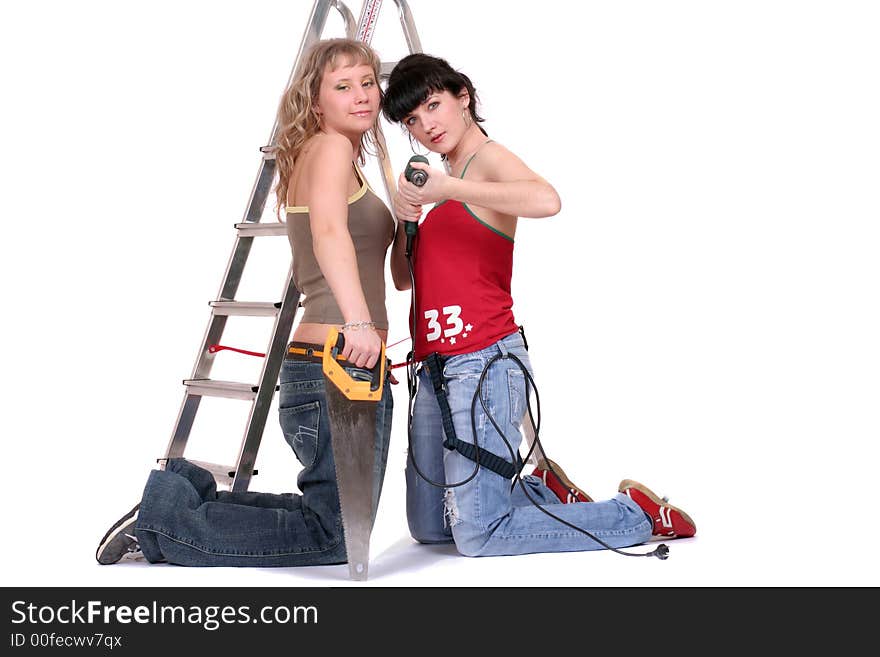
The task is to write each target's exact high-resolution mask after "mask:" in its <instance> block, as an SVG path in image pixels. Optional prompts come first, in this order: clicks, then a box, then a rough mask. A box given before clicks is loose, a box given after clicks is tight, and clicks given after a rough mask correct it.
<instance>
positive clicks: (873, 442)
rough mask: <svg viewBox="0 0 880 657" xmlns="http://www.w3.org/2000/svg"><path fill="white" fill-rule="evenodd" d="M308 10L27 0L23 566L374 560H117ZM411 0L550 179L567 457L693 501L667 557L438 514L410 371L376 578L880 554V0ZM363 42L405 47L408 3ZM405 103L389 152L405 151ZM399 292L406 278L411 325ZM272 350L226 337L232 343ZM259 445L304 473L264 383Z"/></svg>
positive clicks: (10, 437)
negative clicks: (688, 526)
mask: <svg viewBox="0 0 880 657" xmlns="http://www.w3.org/2000/svg"><path fill="white" fill-rule="evenodd" d="M310 6H311V3H310V2H292V1H288V2H268V1H266V2H250V3H238V2H206V1H202V2H187V3H178V2H169V1H158V2H152V3H149V4H142V3H141V4H135V3H118V2H109V1H108V2H84V3H83V2H78V3H70V2H31V3H15V4H14V5H4V8H3V9H2V16H0V61H2V62H3V63H2V67H3V73H2V85H3V96H4V100H3V103H2V121H0V137H2V149H0V157H2V163H0V167H2V171H0V173H2V177H0V186H2V218H3V223H4V227H5V230H4V233H3V245H4V248H3V257H2V259H0V266H2V268H3V270H2V281H3V307H4V311H3V321H2V327H0V330H2V343H0V349H2V358H0V363H2V371H3V377H2V381H3V382H2V386H3V391H2V392H3V395H2V399H3V406H4V412H3V413H2V415H0V422H2V425H0V426H2V438H3V465H4V467H3V470H2V471H3V481H2V485H3V488H4V494H3V495H2V496H0V498H2V500H3V502H2V503H3V539H2V540H0V550H2V552H0V568H2V581H3V583H4V584H5V585H26V586H45V585H84V586H91V585H109V586H116V585H119V586H155V585H203V586H237V585H259V586H347V585H349V584H350V582H349V580H348V576H347V569H346V568H345V567H344V566H338V567H336V566H334V567H323V568H317V567H316V568H288V569H187V568H181V567H174V566H168V565H157V566H150V565H147V564H145V563H130V564H122V565H118V566H114V567H100V566H98V565H96V564H95V562H94V558H93V554H94V549H95V547H96V545H97V542H98V539H99V538H100V537H101V536H102V535H103V533H104V532H105V530H106V529H107V528H108V527H109V525H110V524H112V523H113V522H114V521H115V520H116V519H117V518H118V517H119V516H120V515H121V514H122V513H124V512H125V511H127V510H128V509H129V508H131V506H132V505H133V504H134V503H135V502H136V501H137V500H138V499H139V497H140V494H141V491H142V489H143V485H144V482H145V480H146V476H147V473H148V471H149V470H150V469H151V468H152V467H154V465H155V459H156V458H157V457H160V456H161V455H162V454H163V453H164V450H165V448H166V445H167V441H168V439H169V437H170V434H171V430H172V428H173V423H174V420H175V418H176V414H177V411H178V407H179V404H180V400H181V398H182V394H183V387H182V386H181V384H180V381H181V379H183V378H186V377H188V376H189V373H190V370H191V368H192V364H193V362H194V359H195V355H196V354H195V352H196V349H197V348H198V345H199V342H200V340H201V338H202V334H203V331H204V328H205V325H206V323H207V321H208V318H209V310H208V306H207V302H208V301H209V300H211V299H213V298H215V295H216V293H217V290H218V289H219V286H220V280H221V276H222V273H223V270H224V268H225V266H226V261H227V258H228V255H229V252H230V250H231V248H232V245H233V240H234V230H233V228H232V225H233V224H234V223H236V222H238V221H240V220H241V218H242V215H243V213H244V209H245V204H246V201H247V198H248V196H249V194H250V191H251V186H252V184H253V181H254V178H255V176H256V172H257V170H258V166H259V153H258V150H257V149H258V148H259V146H261V145H263V144H264V143H265V141H266V140H267V138H268V136H269V132H270V128H271V126H272V122H273V120H274V112H275V107H276V103H277V100H278V98H279V95H280V93H281V91H282V89H283V87H284V85H285V84H286V81H287V78H288V75H289V73H290V69H291V67H292V65H293V60H294V58H295V55H296V53H297V50H298V47H299V43H300V39H301V37H302V34H303V31H304V28H305V23H306V18H307V16H308V13H309V9H310ZM351 6H352V10H353V12H354V13H355V16H357V14H358V13H359V5H358V4H356V3H352V5H351ZM411 7H412V11H413V14H414V18H415V21H416V24H417V26H418V29H419V33H420V36H421V40H422V45H423V47H424V50H425V51H426V52H429V53H431V54H437V55H441V56H444V57H446V58H447V59H449V61H450V62H451V63H452V64H453V66H456V67H458V68H460V69H461V70H463V71H464V72H466V73H467V74H469V75H470V76H471V78H472V79H473V80H474V82H475V84H476V86H477V90H478V92H479V94H480V96H481V100H482V101H483V113H484V115H485V117H486V118H487V121H486V123H485V127H486V128H487V130H488V131H489V134H490V135H491V136H492V137H493V138H495V139H496V140H497V141H499V142H501V143H503V144H505V145H506V146H508V147H509V148H510V149H511V150H513V151H514V152H516V153H517V154H519V155H520V156H521V157H522V158H523V159H524V160H525V161H526V162H527V163H528V164H529V165H530V166H532V168H533V169H535V170H536V171H537V172H538V173H540V174H541V175H543V176H544V177H546V178H547V179H548V180H549V181H550V182H551V183H552V184H553V185H554V186H555V187H556V189H557V190H558V191H559V194H560V196H561V198H562V205H563V209H562V212H561V213H560V214H559V215H558V216H556V217H554V218H552V219H546V220H522V221H521V222H520V227H519V230H518V233H517V241H516V265H515V270H516V274H515V279H514V283H513V285H514V290H513V292H514V298H515V301H516V304H515V307H514V311H515V313H516V317H517V320H518V321H519V322H520V323H522V324H524V325H525V327H526V329H527V331H528V337H529V340H530V346H531V355H532V360H533V364H534V366H535V370H536V376H537V382H538V385H539V391H540V394H541V400H542V402H543V407H542V410H543V414H544V416H543V426H542V435H543V438H544V441H545V445H546V446H547V451H548V453H549V455H550V456H551V458H553V459H554V460H555V461H557V462H558V463H559V464H561V465H562V466H563V467H564V468H565V470H566V471H567V472H568V474H569V475H571V477H572V478H573V479H574V480H575V482H577V483H578V484H579V485H580V486H581V487H583V488H585V489H586V490H587V491H588V492H590V493H591V494H592V495H593V496H594V497H596V498H598V499H602V498H607V497H610V496H611V495H613V494H614V492H615V491H616V488H617V483H618V481H619V480H620V479H622V478H624V477H630V478H635V479H638V480H640V481H642V482H644V483H646V484H647V485H648V486H650V487H651V488H653V489H654V490H655V491H656V492H658V493H660V494H667V495H669V496H670V497H671V500H672V502H673V503H675V504H678V505H679V506H681V507H682V508H684V509H685V510H687V511H688V512H689V513H690V514H691V515H692V516H693V518H694V519H695V520H696V522H697V525H698V527H699V533H698V536H697V537H696V538H695V539H692V540H680V541H674V542H672V543H671V544H670V547H671V556H670V558H669V560H668V561H666V562H664V563H661V562H658V561H657V560H655V559H631V558H625V557H622V556H619V555H616V554H613V553H610V552H608V553H569V554H550V555H529V556H524V557H506V558H485V559H467V558H464V557H458V556H456V555H455V552H454V550H453V549H451V548H448V547H440V548H436V547H435V548H431V547H424V546H418V545H416V544H414V543H413V542H412V540H411V539H410V538H409V536H408V532H407V528H406V521H405V513H404V479H403V466H404V462H405V448H406V434H405V429H404V426H405V408H406V391H405V388H404V386H403V385H401V386H398V387H397V388H396V389H395V392H396V401H397V408H396V412H395V425H394V431H393V435H392V449H391V456H390V458H389V464H388V474H387V478H386V482H385V493H384V496H383V499H382V504H381V508H380V513H379V517H378V519H377V525H376V528H375V531H374V534H373V541H372V562H371V578H370V580H369V581H368V582H367V583H366V584H357V585H358V586H371V585H372V586H383V585H400V586H428V585H437V586H445V585H468V586H470V585H475V586H484V585H502V586H503V585H527V586H530V585H559V586H585V585H606V586H614V585H619V586H629V585H634V586H655V585H656V586H667V585H672V586H678V585H695V586H712V585H733V586H738V585H771V586H777V585H874V586H876V585H878V584H880V577H878V568H877V565H876V564H877V560H876V557H875V556H874V550H875V549H876V548H877V547H878V513H877V491H876V486H875V481H876V478H877V461H878V458H877V456H878V449H877V440H878V438H880V432H878V424H880V414H878V392H880V375H878V373H880V348H878V343H880V341H878V338H877V336H878V335H880V311H878V280H880V271H878V270H880V265H878V246H880V245H878V241H880V240H878V238H880V229H878V220H880V212H878V210H880V193H878V180H880V177H878V174H880V158H878V153H880V122H878V120H877V117H878V116H880V86H878V68H880V66H878V62H880V41H878V39H877V34H878V31H880V20H878V19H880V16H878V14H880V12H878V9H877V8H876V5H875V4H874V3H871V2H809V1H798V2H781V1H771V0H762V1H760V2H758V1H740V2H727V3H720V2H705V1H693V2H663V3H660V2H647V1H632V2H625V3H624V2H616V3H599V2H579V3H574V2H557V3H531V2H509V1H508V2H503V3H502V2H473V1H472V0H469V1H459V0H444V2H435V1H429V0H412V2H411ZM340 26H341V22H340V20H339V18H338V16H337V14H336V13H335V12H334V13H333V14H332V15H331V18H330V22H329V24H328V31H327V32H326V33H325V36H338V35H340V34H341V27H340ZM374 46H376V48H377V49H378V50H379V51H380V54H381V55H382V57H383V59H385V60H396V59H398V58H399V57H400V56H402V55H403V54H405V49H404V48H405V47H404V43H403V40H402V37H401V36H400V32H399V29H398V23H397V19H396V17H395V12H394V4H393V3H392V2H391V0H386V2H385V6H384V8H383V10H382V16H381V18H380V26H379V28H378V32H377V34H376V38H375V40H374ZM386 133H387V134H388V137H389V141H390V142H391V143H392V162H393V164H394V166H395V168H396V170H397V171H399V170H400V168H401V167H402V165H403V164H405V162H406V160H407V158H408V157H409V155H410V152H409V150H408V148H407V147H406V146H405V142H404V141H403V140H402V139H401V136H400V130H399V128H397V127H394V126H392V127H387V128H386ZM371 171H372V173H371V174H370V177H371V181H372V182H373V183H374V187H375V188H376V189H377V191H378V193H380V195H382V186H381V181H380V178H379V177H378V176H377V175H376V174H375V170H374V169H372V170H371V169H368V172H371ZM270 218H271V217H270V216H269V213H268V212H267V214H266V219H270ZM270 241H271V240H270ZM278 245H280V246H278ZM263 248H264V247H263V246H261V247H260V249H263ZM273 249H274V250H273ZM286 249H287V245H286V242H285V241H284V240H283V239H280V240H277V241H275V246H266V247H265V251H263V250H257V249H255V251H254V254H255V255H252V258H251V263H254V264H253V265H251V264H250V263H249V270H248V272H247V274H246V276H250V275H252V274H253V279H251V278H246V280H245V281H244V282H243V284H242V287H241V290H240V293H239V298H240V299H246V300H276V298H277V297H278V295H279V294H280V288H281V284H282V279H283V275H284V273H285V272H286V267H287V264H288V258H289V252H288V251H287V250H286ZM261 276H262V280H261ZM408 302H409V298H408V295H407V294H405V293H397V292H396V291H394V290H393V287H392V286H391V285H390V276H389V309H390V313H391V320H392V324H393V327H392V330H391V336H390V342H393V341H395V340H398V339H401V338H403V337H404V336H405V335H406V329H405V322H406V310H407V307H408ZM237 321H238V322H241V323H242V324H241V325H240V326H236V327H235V328H234V329H233V324H232V323H230V329H229V331H228V333H227V335H226V336H224V343H225V344H231V345H234V346H238V347H243V348H246V349H252V350H256V351H263V350H264V348H265V341H266V338H267V336H268V331H269V327H270V320H268V319H260V318H256V319H250V320H243V319H240V320H237ZM248 322H251V323H250V324H247V323H248ZM255 327H259V330H257V328H255ZM406 349H407V347H406V346H404V345H400V346H398V347H395V348H393V349H392V350H391V352H390V354H391V355H392V357H393V358H394V360H395V362H399V361H400V360H402V359H403V356H404V354H405V352H406ZM258 368H259V364H258V363H257V360H256V359H253V358H250V357H247V356H238V355H236V354H231V353H229V352H225V353H223V354H220V355H219V356H218V358H217V365H216V368H215V372H214V375H215V377H216V378H232V376H233V375H238V374H240V375H241V376H242V377H245V378H242V379H241V380H249V379H248V378H247V377H249V376H250V377H251V378H252V377H253V376H255V375H256V374H255V373H256V372H257V371H258ZM397 371H398V372H401V371H402V370H397ZM250 372H253V374H249V373H250ZM212 401H214V400H212ZM246 406H247V404H246V403H245V402H236V401H230V400H226V401H214V404H213V405H212V404H210V403H208V402H205V403H203V405H202V410H201V411H200V414H199V417H198V419H197V422H196V432H195V433H194V436H193V440H192V442H191V444H190V447H191V449H192V451H191V452H190V451H188V452H187V454H188V455H189V456H190V457H192V458H202V459H204V460H215V461H225V462H231V461H234V458H235V454H236V451H237V448H238V445H239V443H240V439H241V431H242V428H243V423H244V418H245V413H246ZM212 414H213V415H212ZM257 467H258V468H259V470H260V474H259V475H258V476H257V477H256V478H255V479H254V481H253V485H252V488H253V489H255V490H266V491H273V492H289V491H292V490H294V487H295V475H296V472H297V471H298V469H299V466H298V464H297V462H296V460H295V458H294V457H293V455H292V454H291V453H290V450H289V448H288V447H287V445H286V444H285V443H284V441H283V438H282V436H281V432H280V429H279V428H278V423H277V413H276V410H275V407H274V406H273V408H272V411H271V412H270V416H269V421H268V423H267V428H266V431H265V435H264V439H263V447H262V449H261V451H260V455H259V458H258V463H257ZM645 549H646V548H645V547H640V548H633V550H632V551H644V550H645Z"/></svg>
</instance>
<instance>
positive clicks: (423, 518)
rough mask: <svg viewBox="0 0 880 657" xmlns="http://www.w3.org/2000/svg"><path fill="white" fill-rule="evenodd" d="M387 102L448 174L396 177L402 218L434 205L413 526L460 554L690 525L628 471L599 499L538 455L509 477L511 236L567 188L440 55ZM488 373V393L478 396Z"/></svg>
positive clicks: (415, 66)
mask: <svg viewBox="0 0 880 657" xmlns="http://www.w3.org/2000/svg"><path fill="white" fill-rule="evenodd" d="M384 112H385V115H386V117H387V118H389V120H391V121H394V122H399V123H402V124H403V125H404V126H405V127H406V129H407V130H408V132H409V135H410V136H411V137H412V138H414V139H415V140H417V141H418V142H419V143H420V144H422V145H423V146H425V147H426V148H427V149H429V150H430V151H432V152H434V153H438V154H440V155H441V156H442V157H443V158H444V159H445V161H446V163H447V165H448V168H449V172H450V174H449V175H447V174H446V173H445V172H444V171H441V170H439V169H436V168H430V167H428V166H427V165H422V164H418V163H417V164H415V165H414V167H415V168H417V169H423V170H426V171H427V173H428V179H427V182H426V183H425V184H424V186H421V187H418V186H416V185H414V184H412V183H410V182H408V181H407V180H406V179H405V177H404V176H401V177H400V180H399V189H398V193H397V194H396V196H395V199H394V207H395V210H396V213H397V216H398V218H399V219H402V220H405V221H415V222H417V221H419V219H420V217H421V214H422V207H423V206H424V205H425V204H429V203H435V205H434V207H433V208H432V209H431V210H430V211H429V212H428V214H427V216H426V217H425V220H424V221H423V222H422V223H421V224H420V226H419V230H418V234H417V236H416V238H415V241H414V246H413V257H412V259H413V271H414V279H415V286H416V294H415V299H416V301H415V304H416V307H415V308H414V309H413V311H414V312H413V313H412V315H413V322H414V324H415V326H414V335H413V339H414V352H415V359H416V361H418V362H419V363H420V364H421V366H420V368H419V371H418V392H417V394H416V398H415V402H414V407H413V420H412V430H411V445H410V447H411V449H410V452H409V458H408V459H407V468H406V482H407V518H408V522H409V527H410V532H411V534H412V535H413V537H414V538H415V539H416V540H418V541H419V542H423V543H442V542H449V541H451V540H454V542H455V545H456V548H457V549H458V551H459V552H460V553H461V554H464V555H468V556H487V555H510V554H525V553H532V552H563V551H575V550H594V549H601V548H602V547H603V546H602V545H601V544H600V543H597V542H596V541H595V540H593V539H592V538H590V537H589V536H587V535H586V534H584V533H582V532H580V531H577V530H576V529H574V528H573V527H572V525H573V526H575V527H579V528H581V529H584V530H586V531H588V532H589V533H591V534H592V535H593V536H596V537H598V538H599V539H601V540H602V541H603V542H604V543H606V544H607V545H609V546H611V547H615V548H616V547H623V546H630V545H635V544H638V543H642V542H644V541H646V540H647V539H649V538H650V537H651V535H652V534H662V535H664V536H667V537H672V536H690V535H693V534H694V532H695V531H696V528H695V527H694V524H693V521H691V520H690V518H689V517H688V516H687V514H685V513H684V512H683V511H681V510H680V509H677V508H676V507H673V506H671V505H669V504H668V503H667V502H666V501H665V500H661V499H660V498H658V497H657V496H656V495H654V493H653V492H652V491H650V490H649V489H648V488H646V487H645V486H643V485H642V484H639V483H638V482H635V481H632V480H624V481H623V482H621V485H620V487H619V492H618V494H617V495H616V496H615V497H614V498H613V499H610V500H606V501H601V502H592V501H588V500H589V498H588V497H586V496H585V495H584V494H582V493H581V491H579V490H578V489H576V487H574V486H573V485H571V484H570V482H569V481H568V480H567V478H566V477H565V475H564V473H562V472H561V471H559V470H558V469H557V468H552V466H548V465H547V464H546V462H541V463H540V464H539V469H538V470H537V471H536V472H535V473H533V474H532V475H529V476H526V477H523V485H522V486H519V485H517V486H514V487H512V486H511V475H510V469H511V468H514V467H515V464H514V459H513V458H512V456H511V453H515V452H518V448H519V444H520V442H521V434H520V425H521V421H522V418H523V414H524V412H525V411H526V386H527V377H526V374H525V372H523V369H522V368H521V367H520V365H519V363H522V365H523V367H524V368H526V369H527V370H528V372H529V374H531V364H530V361H529V355H528V352H527V351H526V348H525V344H524V341H523V337H522V335H521V334H520V332H519V330H518V326H517V324H516V322H515V320H514V316H513V312H512V306H513V299H512V297H511V292H510V282H511V275H512V267H513V246H514V237H515V234H516V226H517V221H518V217H534V218H538V217H549V216H552V215H555V214H557V213H558V212H559V209H560V201H559V197H558V195H557V193H556V191H555V190H554V189H553V187H552V186H551V185H550V184H549V183H548V182H547V181H546V180H544V179H543V178H542V177H541V176H539V175H538V174H537V173H535V172H534V171H532V169H530V168H529V167H528V166H527V165H526V164H525V163H524V162H523V161H522V160H521V159H520V158H519V157H517V156H516V155H515V154H514V153H512V152H511V151H509V150H508V149H507V148H505V147H504V146H502V145H501V144H499V143H497V142H495V141H493V140H491V139H489V138H488V136H487V134H486V132H485V131H484V130H483V129H482V127H481V126H480V125H479V124H480V123H481V122H482V121H483V119H482V118H481V117H480V115H479V114H478V111H477V94H476V90H475V89H474V85H473V83H472V82H471V81H470V79H469V78H468V77H467V76H466V75H464V74H463V73H460V72H458V71H456V70H454V69H453V68H452V67H451V66H450V65H449V64H448V63H447V62H446V61H445V60H443V59H440V58H437V57H432V56H429V55H424V54H416V55H410V56H408V57H406V58H404V59H402V60H401V61H400V62H399V63H398V65H397V66H396V67H395V69H394V71H393V72H392V73H391V77H390V79H389V84H388V89H387V91H386V94H385V102H384ZM432 354H437V359H436V360H435V359H434V357H433V356H432ZM514 357H515V358H514ZM490 361H491V364H490ZM517 361H518V362H519V363H518V362H517ZM432 364H433V365H434V366H435V368H436V369H438V370H440V372H439V375H440V377H441V379H442V382H443V384H444V385H445V397H446V401H447V402H448V406H449V410H450V415H451V419H452V425H453V429H454V434H455V435H454V436H450V435H449V434H450V432H449V431H446V430H444V423H443V415H442V412H441V404H442V403H443V401H442V399H439V398H438V394H437V393H436V392H435V386H434V383H433V382H432V376H431V368H432ZM487 367H488V370H486V368H487ZM484 370H485V371H484ZM481 380H482V381H483V383H482V386H481V390H480V397H482V401H480V400H479V399H475V393H476V391H477V385H478V383H479V382H480V381H481ZM441 394H443V393H441ZM484 404H485V407H486V408H485V409H484ZM486 409H488V414H487V413H486ZM502 432H503V435H502ZM475 439H476V442H475ZM444 441H446V445H444ZM455 441H458V442H457V443H456V442H455ZM462 443H465V444H462ZM450 445H452V446H453V449H447V446H450ZM474 445H476V446H477V447H478V448H479V450H481V451H479V452H477V451H476V448H475V447H474ZM475 456H478V457H479V459H480V465H479V467H477V464H476V461H475V458H474V457H475ZM499 459H500V460H503V461H505V462H506V465H505V464H504V463H500V462H499ZM551 464H552V462H551ZM548 468H549V469H550V470H551V472H549V473H548V472H547V469H548ZM475 469H476V472H475ZM553 470H556V471H555V473H554V472H553ZM566 489H568V492H569V494H568V495H563V494H562V491H563V490H566ZM568 501H571V502H575V501H576V502H577V503H571V504H566V503H565V502H568ZM547 511H549V512H551V513H552V514H553V516H556V518H554V517H552V516H551V515H548V513H547ZM560 520H562V521H563V522H560Z"/></svg>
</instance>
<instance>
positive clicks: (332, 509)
mask: <svg viewBox="0 0 880 657" xmlns="http://www.w3.org/2000/svg"><path fill="white" fill-rule="evenodd" d="M345 369H346V371H348V372H349V374H354V373H356V374H357V375H358V376H361V375H368V372H367V371H366V370H360V369H355V368H345ZM280 382H281V392H280V396H279V403H278V412H279V419H280V422H281V430H282V432H283V433H284V438H285V440H286V441H287V442H288V443H289V444H290V446H291V448H292V449H293V451H294V453H295V454H296V457H297V459H299V461H300V463H301V464H302V466H303V469H302V470H301V471H300V473H299V476H298V477H297V485H298V486H299V489H300V490H301V491H302V494H301V495H298V494H295V493H283V494H275V493H257V492H251V491H245V492H232V491H217V487H216V485H215V483H214V477H213V476H212V475H211V473H210V472H208V471H207V470H204V469H202V468H200V467H198V466H196V465H194V464H192V463H190V462H189V461H186V460H184V459H170V460H169V462H168V463H167V465H166V466H165V469H164V470H153V471H152V472H151V473H150V476H149V478H148V480H147V485H146V488H145V489H144V494H143V497H142V499H141V505H140V510H139V512H138V519H137V523H136V525H135V532H136V534H137V537H138V541H139V542H140V545H141V549H142V550H143V553H144V556H145V557H146V558H147V560H148V561H150V562H158V561H168V562H170V563H175V564H180V565H184V566H258V567H268V566H315V565H322V564H339V563H345V560H346V555H345V540H344V535H343V530H342V518H341V514H340V509H339V493H338V491H337V487H336V468H335V465H334V462H333V450H332V448H331V444H330V420H329V417H328V415H327V403H326V400H325V395H324V374H323V370H322V368H321V364H320V363H313V362H303V361H296V360H289V359H286V360H285V361H284V362H283V364H282V366H281V376H280ZM392 412H393V401H392V398H391V386H390V384H389V383H388V382H387V381H386V383H385V389H384V390H383V391H382V399H381V400H380V401H379V403H378V405H377V408H376V431H375V435H374V436H372V439H373V440H374V441H375V466H374V471H373V516H374V517H375V513H376V509H377V506H378V503H379V494H380V492H381V489H382V480H383V478H384V476H385V462H386V460H387V457H388V442H389V437H390V435H391V418H392Z"/></svg>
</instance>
